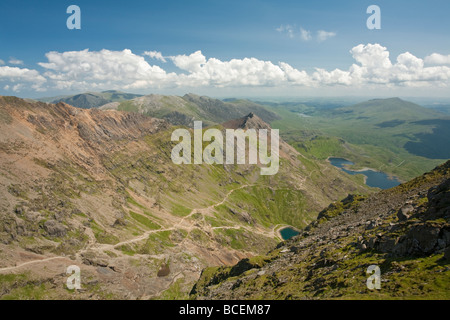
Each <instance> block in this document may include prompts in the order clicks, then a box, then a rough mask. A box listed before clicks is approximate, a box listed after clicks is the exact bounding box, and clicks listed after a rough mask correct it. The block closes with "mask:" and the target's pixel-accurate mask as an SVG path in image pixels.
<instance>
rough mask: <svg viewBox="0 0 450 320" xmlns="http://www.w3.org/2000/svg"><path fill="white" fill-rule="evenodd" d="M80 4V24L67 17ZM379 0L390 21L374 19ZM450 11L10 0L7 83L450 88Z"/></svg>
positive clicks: (404, 6) (5, 0)
mask: <svg viewBox="0 0 450 320" xmlns="http://www.w3.org/2000/svg"><path fill="white" fill-rule="evenodd" d="M70 5H77V6H78V7H79V8H80V11H81V14H80V17H81V19H80V26H81V29H68V27H67V20H68V19H69V20H70V19H71V18H70V17H71V16H72V14H73V11H71V12H70V13H67V8H68V7H69V6H70ZM370 5H377V6H378V7H379V8H380V11H381V14H380V17H381V23H380V25H381V29H369V28H368V27H367V23H366V22H367V20H368V19H369V17H371V13H367V8H368V7H369V6H370ZM449 12H450V1H448V0H429V1H417V0H409V1H403V0H396V1H384V0H383V1H375V0H373V1H372V0H371V1H365V0H346V1H331V0H330V1H323V0H322V1H320V0H319V1H299V0H295V1H283V0H281V1H268V0H240V1H235V0H222V1H219V0H191V1H173V0H165V1H154V0H151V1H150V0H145V1H140V0H128V1H104V0H99V1H94V0H89V1H85V0H71V1H65V0H53V1H50V0H47V1H45V0H40V1H32V0H29V1H25V0H14V1H12V0H2V1H1V2H0V95H16V96H20V97H30V98H37V97H44V96H56V95H66V94H74V93H80V92H86V91H102V90H113V89H114V90H122V91H126V92H133V93H143V94H150V93H161V94H179V95H182V94H185V93H187V92H193V93H197V94H205V95H210V96H217V97H232V96H234V97H240V96H245V97H252V96H253V97H262V96H286V97H288V96H289V97H295V96H372V97H374V96H376V97H378V96H436V97H449V98H450V90H449V89H450V88H449V86H450V19H448V15H449ZM70 21H72V20H70ZM72 22H73V21H72Z"/></svg>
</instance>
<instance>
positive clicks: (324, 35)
mask: <svg viewBox="0 0 450 320" xmlns="http://www.w3.org/2000/svg"><path fill="white" fill-rule="evenodd" d="M275 30H277V31H278V32H280V33H285V34H287V35H288V36H289V38H291V39H294V38H297V39H298V38H300V40H302V41H310V40H312V39H313V36H312V32H311V31H310V30H306V29H304V28H303V27H300V29H298V30H297V29H296V27H295V26H291V25H289V24H288V25H281V26H280V27H279V28H277V29H275ZM316 35H317V36H316V39H317V41H318V42H323V41H325V40H327V39H329V38H332V37H335V36H336V32H330V31H324V30H319V31H317V32H316Z"/></svg>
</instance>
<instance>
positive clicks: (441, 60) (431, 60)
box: [425, 53, 450, 65]
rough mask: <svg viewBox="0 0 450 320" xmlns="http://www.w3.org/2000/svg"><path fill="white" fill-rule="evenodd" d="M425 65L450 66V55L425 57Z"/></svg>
mask: <svg viewBox="0 0 450 320" xmlns="http://www.w3.org/2000/svg"><path fill="white" fill-rule="evenodd" d="M425 63H427V64H432V65H442V64H448V65H450V54H449V55H447V56H445V55H442V54H439V53H433V54H431V55H429V56H427V57H425Z"/></svg>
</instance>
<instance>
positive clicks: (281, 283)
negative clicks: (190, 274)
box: [191, 161, 450, 299]
mask: <svg viewBox="0 0 450 320" xmlns="http://www.w3.org/2000/svg"><path fill="white" fill-rule="evenodd" d="M252 259H253V260H257V261H258V259H259V261H260V262H261V263H258V264H255V263H248V261H246V260H243V261H241V262H239V263H238V264H237V265H236V266H234V267H229V268H224V267H222V268H219V269H215V270H214V269H205V270H204V271H203V273H202V276H201V277H200V280H199V281H198V282H197V284H196V285H195V287H194V289H193V290H192V292H191V297H192V298H196V299H317V298H339V297H350V298H370V297H372V298H373V297H377V298H414V297H420V298H427V297H428V298H433V297H441V298H443V297H450V286H449V285H448V284H449V280H450V264H449V263H450V161H448V162H447V163H445V164H443V165H441V166H439V167H437V168H435V169H434V170H433V171H431V172H429V173H427V174H425V175H423V176H421V177H418V178H416V179H414V180H412V181H410V182H407V183H405V184H402V185H400V186H398V187H396V188H393V189H390V190H383V191H381V192H379V193H377V194H374V195H371V196H369V197H360V196H354V195H352V196H349V197H347V198H346V199H344V200H342V201H341V202H337V203H334V204H331V205H330V206H329V207H328V208H326V209H325V210H323V211H322V212H321V213H320V214H319V216H318V218H317V220H316V221H314V222H312V223H311V224H310V225H308V226H307V227H306V228H305V229H304V230H303V231H302V232H301V233H300V234H299V235H298V236H297V237H294V238H293V239H291V240H288V241H286V242H282V243H280V244H279V246H278V247H277V249H276V250H272V251H270V252H269V253H268V254H267V255H266V256H263V257H254V258H252ZM369 265H378V266H380V268H381V273H382V275H381V276H382V280H381V281H382V288H381V290H379V291H376V292H373V291H371V290H369V289H368V288H367V287H366V286H365V283H366V279H367V277H368V275H366V270H367V268H368V266H369ZM236 269H238V270H241V269H242V270H241V272H239V273H235V272H233V270H236Z"/></svg>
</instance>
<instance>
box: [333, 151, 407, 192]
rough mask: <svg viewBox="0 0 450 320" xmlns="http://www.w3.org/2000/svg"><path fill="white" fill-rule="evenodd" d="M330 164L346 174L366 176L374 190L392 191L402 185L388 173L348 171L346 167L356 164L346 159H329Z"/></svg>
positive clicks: (367, 181) (367, 182)
mask: <svg viewBox="0 0 450 320" xmlns="http://www.w3.org/2000/svg"><path fill="white" fill-rule="evenodd" d="M328 160H329V161H330V163H331V164H332V165H333V166H335V167H337V168H340V169H342V170H343V171H344V172H346V173H348V174H351V175H356V174H363V175H365V176H366V184H367V185H368V186H369V187H374V188H380V189H390V188H393V187H396V186H398V185H399V184H400V181H398V180H397V179H395V178H394V179H391V178H390V177H389V176H388V175H387V174H386V173H384V172H380V171H373V170H364V171H353V170H348V169H346V168H345V167H344V166H345V165H353V164H354V163H353V162H351V161H348V160H346V159H342V158H329V159H328Z"/></svg>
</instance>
